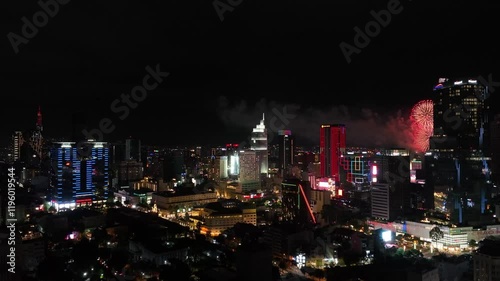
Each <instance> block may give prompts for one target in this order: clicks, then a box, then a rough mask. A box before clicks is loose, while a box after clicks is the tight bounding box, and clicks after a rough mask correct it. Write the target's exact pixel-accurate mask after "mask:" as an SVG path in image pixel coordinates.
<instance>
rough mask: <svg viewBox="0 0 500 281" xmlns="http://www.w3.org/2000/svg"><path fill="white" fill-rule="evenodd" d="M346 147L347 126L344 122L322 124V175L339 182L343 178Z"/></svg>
mask: <svg viewBox="0 0 500 281" xmlns="http://www.w3.org/2000/svg"><path fill="white" fill-rule="evenodd" d="M345 148H346V128H345V125H343V124H333V125H321V129H320V162H321V177H331V178H333V179H334V180H335V183H336V184H339V183H340V181H341V180H343V179H341V176H340V174H341V169H340V168H341V157H342V155H343V154H344V153H345Z"/></svg>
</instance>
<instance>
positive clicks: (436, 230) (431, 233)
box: [429, 226, 444, 247]
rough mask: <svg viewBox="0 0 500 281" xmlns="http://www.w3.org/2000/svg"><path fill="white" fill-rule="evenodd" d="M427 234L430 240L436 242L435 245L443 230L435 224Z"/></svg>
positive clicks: (442, 235)
mask: <svg viewBox="0 0 500 281" xmlns="http://www.w3.org/2000/svg"><path fill="white" fill-rule="evenodd" d="M429 236H430V237H431V239H432V241H434V242H436V247H437V241H438V240H440V239H442V238H443V237H444V233H443V231H441V228H439V227H437V226H435V227H433V228H432V229H431V230H430V231H429Z"/></svg>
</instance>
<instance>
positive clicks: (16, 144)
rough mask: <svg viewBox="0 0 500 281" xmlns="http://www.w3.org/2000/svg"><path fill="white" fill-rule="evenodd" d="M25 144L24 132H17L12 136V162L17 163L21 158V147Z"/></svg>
mask: <svg viewBox="0 0 500 281" xmlns="http://www.w3.org/2000/svg"><path fill="white" fill-rule="evenodd" d="M23 143H24V137H23V132H21V131H15V132H14V134H13V135H12V143H11V152H10V153H11V154H10V157H11V161H12V162H15V161H17V160H19V159H20V158H21V146H22V145H23Z"/></svg>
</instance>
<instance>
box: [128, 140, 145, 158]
mask: <svg viewBox="0 0 500 281" xmlns="http://www.w3.org/2000/svg"><path fill="white" fill-rule="evenodd" d="M125 160H136V161H139V162H140V161H142V158H141V140H138V139H132V138H128V139H126V140H125Z"/></svg>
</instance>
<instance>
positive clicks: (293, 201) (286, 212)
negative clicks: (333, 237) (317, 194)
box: [281, 179, 316, 225]
mask: <svg viewBox="0 0 500 281" xmlns="http://www.w3.org/2000/svg"><path fill="white" fill-rule="evenodd" d="M281 194H282V199H281V200H282V202H283V221H288V222H293V223H296V224H300V225H306V224H310V223H314V224H315V223H316V216H315V214H314V213H313V208H312V207H311V204H310V197H311V196H310V195H311V183H310V182H309V181H303V180H300V179H287V180H284V181H283V182H282V183H281Z"/></svg>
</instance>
